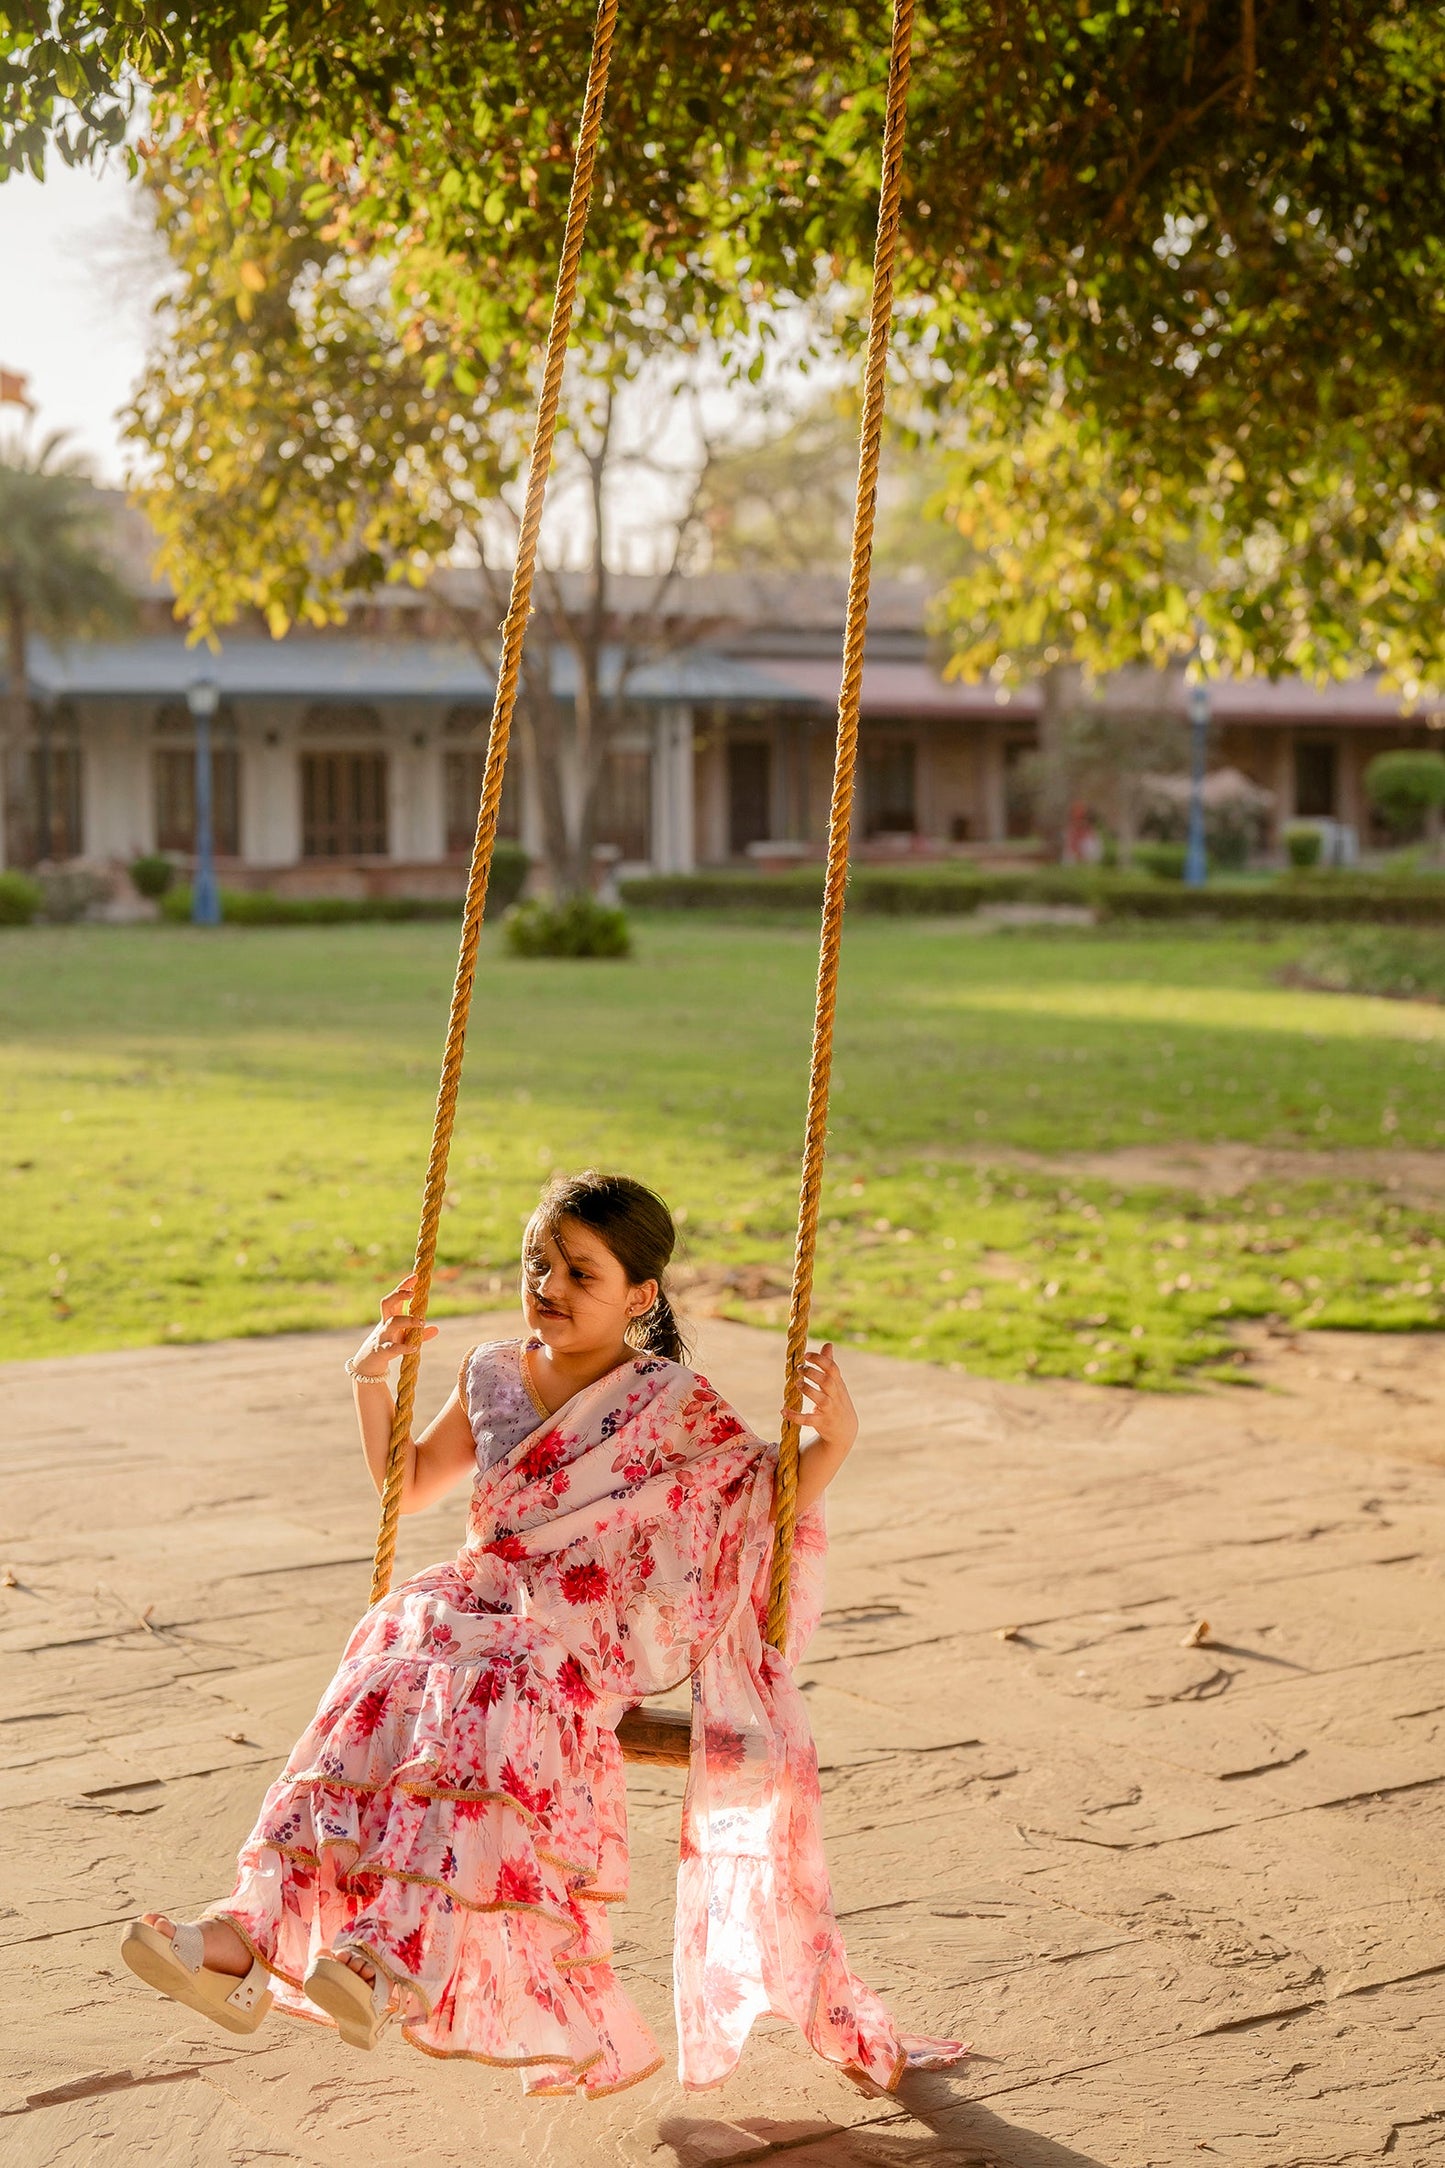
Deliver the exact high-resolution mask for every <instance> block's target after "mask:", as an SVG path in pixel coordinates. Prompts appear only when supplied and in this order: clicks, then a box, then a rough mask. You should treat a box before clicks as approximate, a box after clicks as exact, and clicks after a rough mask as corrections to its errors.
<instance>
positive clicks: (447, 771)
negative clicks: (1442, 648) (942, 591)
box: [4, 515, 1445, 895]
mask: <svg viewBox="0 0 1445 2168" xmlns="http://www.w3.org/2000/svg"><path fill="white" fill-rule="evenodd" d="M125 518H126V520H127V521H128V522H129V525H128V527H127V529H126V532H127V535H128V539H129V544H130V547H129V549H128V551H127V557H128V560H129V562H130V563H131V564H132V565H133V566H136V567H137V568H139V567H140V566H142V565H143V563H144V551H143V540H144V536H143V530H140V529H139V523H138V522H135V520H134V515H126V516H125ZM135 584H136V586H137V588H138V591H139V598H140V612H141V622H140V629H139V630H138V632H137V634H136V636H135V637H134V638H132V639H129V640H125V641H96V642H87V643H77V644H76V645H74V646H72V647H71V648H69V649H68V650H67V651H65V652H64V653H55V652H52V651H50V650H49V649H47V648H46V647H45V646H44V645H43V644H42V643H35V644H34V645H33V647H32V653H31V657H30V665H29V674H30V686H29V694H30V700H29V723H28V731H27V733H26V734H25V736H24V738H23V740H22V742H18V743H12V744H11V745H10V746H9V747H8V748H7V757H6V762H5V780H6V792H5V822H4V844H5V855H6V861H7V862H8V863H10V864H19V865H33V864H36V863H38V862H41V861H45V860H50V861H65V860H71V859H84V860H87V861H91V862H98V861H99V862H108V861H117V860H118V861H128V860H130V859H132V858H134V857H136V856H138V855H140V854H141V853H143V852H149V851H156V850H161V851H169V852H174V853H176V854H178V855H179V856H182V857H184V856H185V855H186V854H187V853H188V852H189V851H190V850H191V849H192V847H193V842H194V832H193V831H194V785H193V758H192V743H193V737H192V725H191V721H190V716H189V712H188V709H187V706H186V692H187V688H188V687H189V686H190V685H191V684H192V683H193V682H194V681H195V680H196V679H197V678H198V677H200V676H209V677H211V678H213V679H214V680H215V681H216V683H217V684H218V685H219V688H220V692H221V705H220V710H219V714H218V716H217V719H216V723H215V725H214V740H215V768H214V777H215V791H214V796H215V836H216V848H217V855H218V860H219V866H220V872H221V877H222V879H223V881H229V882H232V883H236V884H241V885H249V886H253V887H260V886H265V887H276V888H280V889H282V890H285V891H289V892H291V893H297V892H303V893H304V892H311V893H321V892H329V893H338V892H339V893H345V892H348V891H353V892H389V893H393V894H420V895H426V894H441V893H451V892H454V891H458V890H459V889H460V886H461V884H462V869H463V867H464V865H465V862H466V858H467V856H468V853H469V850H470V843H471V833H472V826H473V820H474V816H475V810H476V802H477V796H478V791H479V788H480V781H481V772H482V764H483V760H484V756H485V746H486V732H487V723H488V717H489V713H490V703H491V697H492V690H493V681H492V675H491V671H490V669H489V667H488V664H487V661H486V659H485V656H486V653H487V650H486V647H485V645H482V647H481V649H480V652H479V651H478V650H476V649H474V648H473V647H472V646H470V645H468V644H467V643H466V642H465V641H464V640H463V639H461V638H460V637H459V636H458V632H457V629H456V627H457V623H458V620H459V612H460V613H463V614H464V613H465V612H466V611H467V610H470V611H472V612H473V613H474V612H475V605H476V597H475V593H474V590H473V589H472V588H471V587H470V586H469V585H468V576H467V575H466V574H464V573H460V572H458V573H444V574H442V575H440V576H439V577H438V579H437V581H436V582H435V583H434V585H433V587H432V588H430V589H428V590H426V591H423V592H420V593H418V592H415V591H412V590H409V589H401V590H391V591H388V592H387V593H385V594H384V595H381V596H379V597H377V598H376V599H375V600H373V601H371V602H369V603H368V604H367V605H366V606H365V607H364V608H362V609H360V610H358V611H357V612H355V613H354V615H353V617H352V619H351V620H350V622H349V623H348V625H347V626H345V627H344V628H338V629H335V630H328V631H303V630H297V631H294V632H292V633H291V634H290V635H288V637H287V638H285V639H283V640H279V641H276V640H272V639H270V638H269V637H267V636H266V635H265V634H264V633H263V632H260V631H258V630H255V629H243V630H241V631H238V632H237V633H236V634H235V635H234V636H228V637H227V638H226V639H225V641H224V644H223V645H222V646H221V648H220V650H219V652H217V653H215V654H211V653H209V652H208V651H207V650H206V649H205V648H199V649H198V648H195V647H191V646H188V645H187V644H186V640H185V637H184V635H183V633H182V632H181V631H180V629H179V628H177V627H176V626H175V625H174V623H173V621H172V619H171V614H170V608H169V602H168V599H167V597H166V596H165V594H164V593H163V592H162V591H161V590H159V589H157V588H156V587H155V586H154V585H153V584H152V583H150V582H149V580H148V577H147V575H146V574H145V573H144V571H143V570H141V569H137V570H136V572H135ZM649 596H650V583H647V582H643V581H640V580H631V579H619V580H618V581H617V582H616V583H615V586H614V596H613V615H612V620H611V622H610V624H609V627H608V636H609V645H608V647H607V649H606V652H605V653H604V658H603V671H604V677H606V676H607V675H608V674H609V673H610V675H611V678H612V681H613V683H614V684H616V682H617V680H618V678H619V675H620V674H621V673H622V672H623V671H624V670H625V671H626V685H625V692H626V717H627V726H626V729H625V731H624V732H623V734H622V735H621V736H620V738H619V739H618V740H617V741H616V743H615V745H614V748H613V751H612V753H611V756H610V758H609V761H608V763H607V769H606V774H605V777H604V782H603V789H602V805H601V809H600V818H599V823H598V826H599V833H600V837H601V839H602V842H603V844H604V845H605V846H606V857H607V858H608V859H609V860H611V861H614V862H615V861H620V862H621V864H622V865H623V866H624V867H626V868H629V869H632V868H638V869H640V868H650V869H653V870H656V871H660V872H685V871H688V870H690V869H692V868H693V867H695V866H726V865H747V864H750V863H751V864H758V863H763V864H767V863H781V862H786V861H787V860H789V859H790V858H797V857H800V856H805V855H808V854H809V853H810V852H816V851H817V850H818V848H819V846H820V845H821V841H822V838H823V835H824V832H825V829H826V823H827V810H828V798H829V790H830V783H831V764H832V732H833V721H834V713H835V703H836V698H837V690H838V677H839V667H840V663H839V658H840V653H841V640H842V620H843V605H844V586H843V582H842V581H841V580H835V579H832V578H828V577H822V576H814V577H807V578H792V577H779V578H778V579H772V580H769V579H763V578H760V577H745V576H741V575H717V576H709V577H705V578H700V579H695V580H689V581H685V582H681V583H679V585H678V587H677V589H676V591H675V593H674V595H673V597H672V598H671V600H670V601H669V604H668V606H667V613H666V616H665V618H663V619H662V620H660V621H659V620H658V619H657V618H656V617H649V619H648V622H647V626H646V632H647V648H646V651H645V652H644V653H642V654H641V655H640V656H639V657H637V658H634V659H633V660H631V661H628V660H627V659H626V656H627V649H626V642H627V641H628V640H629V638H631V637H634V636H635V634H636V628H637V626H638V623H639V622H640V617H641V613H642V612H643V611H644V610H645V609H648V608H649V607H650V602H649ZM926 605H927V595H926V592H925V590H924V589H923V588H922V587H921V586H919V585H916V584H912V583H905V582H898V581H892V582H890V581H886V580H881V581H878V582H876V583H875V589H874V600H873V609H872V615H871V622H870V630H869V641H868V659H867V665H866V668H865V672H864V678H863V720H862V744H861V770H860V774H861V791H860V799H859V806H858V816H857V830H856V833H857V837H858V847H859V849H860V851H862V852H864V853H870V852H876V853H878V854H887V855H889V856H897V855H900V854H910V853H913V854H918V855H942V854H947V853H950V852H965V853H969V854H976V853H979V852H981V851H987V850H990V849H998V848H999V847H1000V846H1004V845H1007V844H1010V843H1012V844H1013V845H1014V846H1015V847H1016V848H1017V847H1019V846H1020V845H1021V844H1023V843H1024V842H1025V840H1026V839H1027V838H1028V836H1029V834H1030V828H1031V819H1030V805H1029V800H1028V794H1027V790H1026V789H1025V788H1024V787H1023V774H1024V772H1025V771H1023V770H1022V769H1021V763H1022V762H1023V761H1024V760H1025V757H1026V756H1027V755H1028V753H1030V752H1031V751H1032V750H1033V749H1034V747H1035V745H1036V743H1037V736H1038V728H1039V712H1040V704H1041V703H1040V698H1039V694H1038V691H1037V690H1036V689H1032V688H1026V689H1024V690H1023V691H1021V692H1020V691H1015V692H1014V693H1012V694H1009V693H1008V692H1006V691H1004V690H1003V689H1001V688H996V687H994V686H991V685H983V686H979V685H963V684H960V683H957V682H954V681H949V680H945V679H944V678H943V676H942V675H941V673H940V671H939V669H938V667H937V663H936V659H935V657H934V655H933V653H932V651H931V648H930V643H929V639H928V635H927V631H926V627H925V618H926ZM550 668H551V672H552V684H553V691H554V693H555V694H556V695H557V696H558V697H559V699H560V700H561V701H562V702H563V703H565V702H567V700H568V699H569V698H570V696H571V691H572V683H571V675H570V673H571V670H572V662H571V658H570V655H569V654H568V653H567V652H566V651H565V650H562V651H559V652H558V653H557V654H556V655H554V656H553V658H552V659H551V664H550ZM1139 696H1140V680H1139V678H1138V676H1137V674H1135V675H1134V677H1133V678H1132V681H1131V684H1130V686H1129V688H1128V697H1129V698H1131V699H1132V700H1137V699H1138V698H1139ZM1104 697H1107V688H1106V690H1105V695H1104ZM1158 697H1159V699H1160V700H1161V701H1165V702H1168V703H1169V704H1171V705H1178V704H1179V702H1178V696H1177V692H1174V691H1171V690H1170V688H1168V687H1167V686H1166V685H1165V684H1164V682H1163V681H1162V680H1161V681H1160V686H1159V691H1158ZM1214 715H1215V725H1216V727H1215V731H1214V744H1213V758H1214V760H1215V761H1217V762H1219V763H1227V764H1229V765H1232V766H1235V767H1238V768H1239V769H1241V770H1242V771H1243V772H1244V773H1245V774H1247V775H1248V776H1249V777H1250V778H1251V779H1252V780H1253V781H1255V782H1257V783H1260V784H1262V785H1263V786H1265V787H1266V788H1267V789H1268V790H1270V791H1272V792H1273V793H1274V796H1275V818H1276V822H1277V824H1280V823H1283V822H1285V821H1287V820H1289V819H1291V818H1293V817H1296V816H1303V817H1328V818H1333V819H1336V820H1340V821H1343V822H1345V823H1348V824H1351V825H1353V826H1354V827H1355V828H1356V829H1357V830H1358V831H1359V833H1360V835H1361V837H1362V839H1364V840H1366V841H1369V840H1372V838H1371V837H1370V833H1369V826H1368V809H1367V807H1366V805H1365V802H1364V792H1363V784H1362V776H1363V771H1364V768H1365V765H1366V764H1367V762H1368V761H1369V760H1370V758H1371V757H1372V756H1373V755H1374V754H1375V753H1376V752H1378V751H1380V750H1383V749H1384V748H1386V747H1391V746H1402V745H1414V744H1421V743H1438V742H1440V741H1439V739H1438V738H1436V737H1434V736H1432V734H1431V732H1430V730H1429V727H1428V722H1427V720H1426V719H1425V718H1422V717H1414V718H1412V717H1410V716H1408V715H1406V714H1405V713H1404V712H1403V710H1402V708H1401V705H1400V703H1399V702H1398V701H1397V700H1396V699H1395V698H1394V697H1393V696H1389V695H1386V694H1384V693H1382V692H1380V690H1379V689H1378V687H1376V686H1375V685H1373V684H1372V683H1371V682H1369V681H1367V680H1362V681H1359V682H1356V683H1350V684H1344V685H1338V686H1333V687H1330V688H1328V689H1326V690H1323V691H1321V690H1317V689H1315V688H1312V687H1310V686H1307V685H1305V684H1303V683H1300V682H1298V681H1285V682H1281V683H1269V682H1267V681H1264V680H1246V681H1236V682H1223V683H1221V684H1220V685H1218V686H1217V687H1216V689H1215V693H1214ZM1441 719H1442V720H1445V718H1441ZM1430 720H1435V718H1431V719H1430ZM1180 741H1181V766H1182V765H1183V764H1184V758H1185V754H1184V743H1185V731H1184V724H1183V720H1182V714H1181V724H1180ZM513 767H514V772H513V776H512V780H511V784H510V787H509V790H508V793H507V797H506V800H505V801H504V806H503V822H502V825H503V830H504V832H505V833H508V834H510V835H512V836H515V837H516V838H517V839H518V840H520V841H521V842H522V843H523V844H524V845H525V846H527V847H528V848H529V849H530V850H531V851H532V852H533V854H534V855H536V853H537V852H538V849H539V845H540V834H541V825H540V813H539V806H538V798H537V788H536V782H537V779H536V777H535V776H534V775H532V774H530V773H529V772H528V760H527V751H526V746H525V743H524V742H522V741H521V740H520V739H519V741H518V744H517V750H516V755H515V757H514V764H513ZM1373 840H1377V841H1378V840H1383V838H1378V837H1377V838H1374V839H1373Z"/></svg>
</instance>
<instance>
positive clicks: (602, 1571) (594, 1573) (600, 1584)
mask: <svg viewBox="0 0 1445 2168" xmlns="http://www.w3.org/2000/svg"><path fill="white" fill-rule="evenodd" d="M610 1587H611V1583H610V1582H609V1580H608V1578H607V1568H606V1567H605V1566H604V1565H602V1564H601V1562H600V1561H599V1560H597V1559H595V1558H593V1559H588V1560H587V1561H586V1562H585V1563H584V1564H582V1565H579V1566H568V1567H567V1568H566V1569H565V1570H564V1572H563V1575H562V1593H563V1595H564V1596H565V1597H566V1598H567V1601H568V1603H601V1602H603V1601H604V1599H605V1598H606V1596H607V1594H608V1592H609V1590H610Z"/></svg>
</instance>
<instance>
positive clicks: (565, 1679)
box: [557, 1656, 597, 1709]
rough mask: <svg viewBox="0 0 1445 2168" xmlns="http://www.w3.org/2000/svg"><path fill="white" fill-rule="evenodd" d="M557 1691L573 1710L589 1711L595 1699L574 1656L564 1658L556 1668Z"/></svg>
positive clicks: (585, 1676)
mask: <svg viewBox="0 0 1445 2168" xmlns="http://www.w3.org/2000/svg"><path fill="white" fill-rule="evenodd" d="M557 1691H558V1693H559V1694H560V1695H561V1697H562V1699H563V1700H564V1701H565V1702H568V1703H569V1704H570V1705H571V1707H572V1708H574V1709H590V1708H591V1707H592V1705H593V1703H594V1702H595V1701H596V1699H597V1696H596V1695H595V1694H594V1693H593V1691H592V1689H591V1687H590V1686H589V1685H588V1683H587V1674H586V1673H585V1672H584V1670H583V1669H582V1666H581V1665H580V1664H579V1663H578V1661H577V1659H576V1657H575V1656H568V1657H565V1658H564V1659H563V1661H562V1662H561V1663H560V1664H559V1665H558V1666H557Z"/></svg>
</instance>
